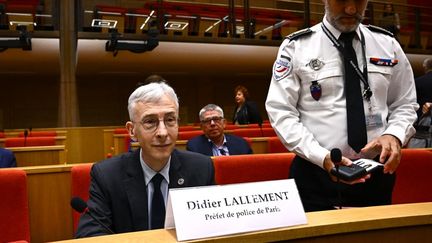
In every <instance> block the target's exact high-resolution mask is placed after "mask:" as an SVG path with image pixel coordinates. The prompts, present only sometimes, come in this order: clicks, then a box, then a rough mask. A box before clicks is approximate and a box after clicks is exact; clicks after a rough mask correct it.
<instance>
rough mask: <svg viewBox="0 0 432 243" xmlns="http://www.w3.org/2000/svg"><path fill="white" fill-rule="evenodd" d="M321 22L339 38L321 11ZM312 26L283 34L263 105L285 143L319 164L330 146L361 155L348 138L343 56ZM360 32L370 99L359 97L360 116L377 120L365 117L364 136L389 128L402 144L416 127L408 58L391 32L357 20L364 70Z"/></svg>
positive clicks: (356, 41)
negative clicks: (316, 93) (317, 90)
mask: <svg viewBox="0 0 432 243" xmlns="http://www.w3.org/2000/svg"><path fill="white" fill-rule="evenodd" d="M323 23H324V24H325V26H326V27H327V28H328V29H329V30H330V32H331V33H332V34H333V35H334V36H335V37H336V39H337V38H339V35H340V34H341V32H340V31H338V30H336V29H335V28H334V27H333V26H331V25H330V23H329V22H327V21H326V20H325V17H324V20H323ZM311 30H312V33H309V34H305V35H304V36H300V37H298V38H296V39H294V40H290V39H285V40H284V41H283V43H282V45H281V46H280V48H279V52H278V56H277V59H276V61H275V65H274V67H273V77H272V80H271V83H270V87H269V92H268V96H267V100H266V109H267V112H268V115H269V119H270V121H271V124H272V127H273V128H274V129H275V131H276V133H277V135H278V136H279V138H281V140H282V142H283V143H284V144H285V146H286V147H287V148H288V149H289V150H291V151H293V152H295V153H296V154H297V155H299V156H301V157H303V158H305V159H307V160H309V161H311V162H313V163H314V164H316V165H318V166H320V167H323V161H324V158H325V156H326V155H327V154H328V153H329V151H330V150H331V149H333V148H339V149H341V150H342V154H343V155H344V156H346V157H348V158H351V159H356V158H359V157H362V155H361V154H357V153H356V152H355V151H354V150H353V149H352V148H351V147H350V146H349V145H348V141H347V118H346V101H345V93H344V64H343V57H342V55H341V54H340V52H339V51H338V49H336V47H334V46H333V44H332V42H331V41H330V39H329V38H328V37H327V35H326V34H325V33H324V31H323V29H322V26H321V23H320V24H317V25H315V26H313V27H311ZM360 32H362V33H363V35H364V38H365V60H366V62H367V70H368V80H369V85H370V87H371V90H372V92H373V95H372V97H371V99H370V102H367V101H366V100H364V109H365V116H366V118H367V119H368V118H371V117H375V118H376V119H377V120H378V121H379V120H380V121H379V122H378V123H380V124H381V126H380V125H376V124H375V125H370V124H373V122H371V123H370V124H368V123H367V135H368V141H371V140H372V139H374V138H376V137H378V136H380V135H383V134H391V135H394V136H395V137H397V138H398V139H399V140H400V141H401V142H402V144H405V143H406V142H407V141H408V139H409V138H410V137H411V136H412V135H413V134H414V133H415V129H414V128H413V126H412V124H413V122H414V121H415V120H416V112H415V111H416V110H417V109H418V104H417V103H416V93H415V85H414V76H413V72H412V69H411V66H410V63H409V62H408V59H407V57H406V56H405V54H404V52H403V50H402V49H401V47H400V45H399V43H398V42H397V41H396V40H395V39H394V38H392V37H391V36H388V35H386V34H383V33H379V32H375V31H371V30H369V29H368V28H367V27H366V26H364V25H362V24H360V26H359V28H357V30H356V33H357V35H356V37H355V38H354V40H353V47H354V49H355V50H356V53H357V59H358V60H357V61H358V66H359V68H360V70H362V71H363V64H364V60H363V59H364V58H363V55H362V44H361V41H360V38H361V34H360ZM371 58H372V59H371ZM377 58H378V60H391V63H392V64H394V63H396V61H397V64H396V65H394V66H388V65H385V64H383V63H377V62H376V61H375V62H374V61H372V60H377ZM316 60H318V63H319V64H318V65H315V66H314V64H312V62H311V61H316ZM314 67H315V69H314ZM313 81H317V83H318V84H319V85H320V87H321V97H320V98H319V99H318V100H315V99H314V98H313V97H312V95H311V91H310V88H311V84H312V82H313ZM361 86H362V89H363V84H361ZM374 115H375V116H374Z"/></svg>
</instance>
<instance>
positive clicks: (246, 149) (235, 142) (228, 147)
mask: <svg viewBox="0 0 432 243" xmlns="http://www.w3.org/2000/svg"><path fill="white" fill-rule="evenodd" d="M199 119H200V122H201V129H202V130H203V132H204V134H203V135H200V136H197V137H194V138H192V139H189V141H188V142H187V144H186V149H187V150H189V151H193V152H197V153H201V154H205V155H208V156H221V155H236V154H252V149H251V147H250V146H249V144H248V142H247V141H246V140H245V139H244V138H242V137H239V136H235V135H231V134H224V129H225V124H226V120H225V119H224V112H223V110H222V108H220V107H219V106H217V105H214V104H208V105H206V106H204V107H203V108H202V109H201V110H200V112H199Z"/></svg>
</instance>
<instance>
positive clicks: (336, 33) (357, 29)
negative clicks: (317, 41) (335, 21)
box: [323, 15, 360, 40]
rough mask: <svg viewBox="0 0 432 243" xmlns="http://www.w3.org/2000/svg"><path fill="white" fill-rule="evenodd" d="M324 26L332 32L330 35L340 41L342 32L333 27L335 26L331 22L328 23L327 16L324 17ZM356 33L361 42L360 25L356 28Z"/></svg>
mask: <svg viewBox="0 0 432 243" xmlns="http://www.w3.org/2000/svg"><path fill="white" fill-rule="evenodd" d="M323 24H324V25H325V27H327V29H328V30H329V31H330V33H332V35H333V36H334V37H335V38H336V39H339V37H340V35H341V34H342V32H340V30H338V29H336V28H335V27H333V25H331V24H330V22H328V21H327V15H324V18H323ZM355 32H356V36H357V39H358V40H360V25H359V26H358V27H357V28H356V30H355Z"/></svg>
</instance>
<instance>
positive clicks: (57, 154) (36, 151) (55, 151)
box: [7, 145, 66, 167]
mask: <svg viewBox="0 0 432 243" xmlns="http://www.w3.org/2000/svg"><path fill="white" fill-rule="evenodd" d="M7 149H8V150H10V151H12V152H13V153H14V154H15V157H16V160H17V166H18V167H21V166H34V165H54V164H65V163H66V149H65V145H52V146H29V147H9V148H7Z"/></svg>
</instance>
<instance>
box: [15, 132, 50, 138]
mask: <svg viewBox="0 0 432 243" xmlns="http://www.w3.org/2000/svg"><path fill="white" fill-rule="evenodd" d="M55 136H57V132H56V131H32V132H29V133H28V134H27V137H55ZM18 137H24V132H20V133H19V134H18Z"/></svg>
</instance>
